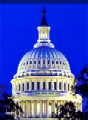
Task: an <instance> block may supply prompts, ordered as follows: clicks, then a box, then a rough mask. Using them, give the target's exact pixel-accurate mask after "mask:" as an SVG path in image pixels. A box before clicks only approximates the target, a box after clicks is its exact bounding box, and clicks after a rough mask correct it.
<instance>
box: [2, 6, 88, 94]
mask: <svg viewBox="0 0 88 120" xmlns="http://www.w3.org/2000/svg"><path fill="white" fill-rule="evenodd" d="M43 6H45V8H46V11H47V14H46V18H47V22H48V24H49V25H50V27H51V32H50V38H51V41H52V43H54V45H55V48H56V49H58V50H59V51H61V52H62V53H63V54H64V55H65V56H66V57H67V59H68V61H69V63H70V66H71V70H72V72H73V74H75V75H77V74H78V73H79V72H80V70H81V69H82V67H83V66H85V65H86V64H87V63H88V42H87V39H88V33H87V32H88V24H87V22H88V16H87V14H88V8H87V7H88V5H87V4H1V5H0V11H1V13H0V24H1V25H0V26H1V27H0V33H1V34H0V82H1V83H5V84H7V85H8V87H9V92H11V84H10V81H11V79H12V78H13V75H14V74H15V73H16V71H17V67H18V64H19V62H20V60H21V58H22V57H23V55H24V54H25V53H26V52H27V51H30V50H31V49H32V48H33V45H34V44H35V43H36V41H37V38H38V32H37V27H38V26H39V25H40V22H41V15H42V14H41V9H42V7H43Z"/></svg>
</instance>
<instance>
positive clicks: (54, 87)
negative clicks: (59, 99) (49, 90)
mask: <svg viewBox="0 0 88 120" xmlns="http://www.w3.org/2000/svg"><path fill="white" fill-rule="evenodd" d="M54 90H56V82H54Z"/></svg>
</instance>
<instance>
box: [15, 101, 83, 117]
mask: <svg viewBox="0 0 88 120" xmlns="http://www.w3.org/2000/svg"><path fill="white" fill-rule="evenodd" d="M65 102H66V101H65V100H62V101H60V100H58V101H55V100H50V101H49V100H26V101H19V102H18V105H19V106H21V108H22V110H23V112H24V114H21V113H19V117H20V118H21V117H23V118H30V117H33V118H37V117H40V118H42V117H46V118H48V117H51V116H52V112H54V113H56V107H55V105H56V104H57V105H58V106H60V105H63V104H64V103H65ZM74 104H75V105H76V107H77V110H81V103H74ZM59 112H60V111H59ZM58 114H59V113H58ZM15 117H17V115H16V114H15Z"/></svg>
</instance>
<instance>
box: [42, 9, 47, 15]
mask: <svg viewBox="0 0 88 120" xmlns="http://www.w3.org/2000/svg"><path fill="white" fill-rule="evenodd" d="M42 14H43V16H45V15H46V9H45V7H43V9H42Z"/></svg>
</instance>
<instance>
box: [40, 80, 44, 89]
mask: <svg viewBox="0 0 88 120" xmlns="http://www.w3.org/2000/svg"><path fill="white" fill-rule="evenodd" d="M42 89H43V82H42V81H41V82H40V90H42Z"/></svg>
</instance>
